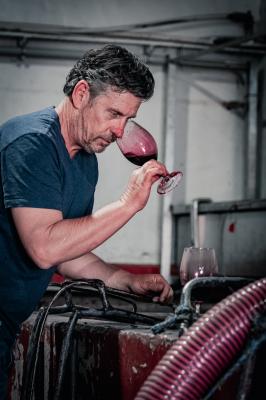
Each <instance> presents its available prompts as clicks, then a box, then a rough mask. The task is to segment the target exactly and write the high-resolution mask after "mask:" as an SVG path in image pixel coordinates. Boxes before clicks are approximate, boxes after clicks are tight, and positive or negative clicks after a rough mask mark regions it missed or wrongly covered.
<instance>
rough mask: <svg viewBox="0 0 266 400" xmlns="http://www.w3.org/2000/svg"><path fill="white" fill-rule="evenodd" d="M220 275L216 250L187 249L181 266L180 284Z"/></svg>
mask: <svg viewBox="0 0 266 400" xmlns="http://www.w3.org/2000/svg"><path fill="white" fill-rule="evenodd" d="M217 273H218V264H217V259H216V254H215V250H214V249H213V248H211V247H185V248H184V252H183V256H182V259H181V264H180V272H179V276H180V283H181V285H182V286H184V285H185V284H186V283H187V282H188V281H190V280H191V279H193V278H201V277H204V276H213V275H216V274H217Z"/></svg>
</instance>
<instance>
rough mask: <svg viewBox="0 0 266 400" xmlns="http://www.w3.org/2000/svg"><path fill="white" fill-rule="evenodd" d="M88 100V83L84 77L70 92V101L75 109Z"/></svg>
mask: <svg viewBox="0 0 266 400" xmlns="http://www.w3.org/2000/svg"><path fill="white" fill-rule="evenodd" d="M89 100H90V91H89V84H88V82H86V81H85V80H84V79H82V80H80V81H78V83H77V84H76V86H75V87H74V90H73V92H72V103H73V106H74V107H75V108H77V109H79V108H81V107H82V105H83V104H88V102H89Z"/></svg>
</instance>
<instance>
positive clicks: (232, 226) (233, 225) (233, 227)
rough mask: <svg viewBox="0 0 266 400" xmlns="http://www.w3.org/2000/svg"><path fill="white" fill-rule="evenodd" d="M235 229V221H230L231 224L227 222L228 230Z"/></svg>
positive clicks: (232, 231) (231, 231)
mask: <svg viewBox="0 0 266 400" xmlns="http://www.w3.org/2000/svg"><path fill="white" fill-rule="evenodd" d="M235 231H236V224H235V222H231V224H229V226H228V232H230V233H234V232H235Z"/></svg>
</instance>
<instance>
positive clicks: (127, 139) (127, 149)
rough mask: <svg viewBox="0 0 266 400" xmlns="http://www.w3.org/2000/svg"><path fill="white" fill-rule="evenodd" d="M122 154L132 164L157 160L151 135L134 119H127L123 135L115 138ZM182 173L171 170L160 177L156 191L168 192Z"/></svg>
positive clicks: (178, 180)
mask: <svg viewBox="0 0 266 400" xmlns="http://www.w3.org/2000/svg"><path fill="white" fill-rule="evenodd" d="M116 142H117V144H118V147H119V148H120V150H121V152H122V153H123V155H124V156H125V157H126V158H127V159H128V160H129V161H130V162H132V163H133V164H136V165H139V166H141V165H143V164H145V162H147V161H148V160H151V159H153V160H157V156H158V148H157V144H156V142H155V139H154V138H153V136H152V135H151V134H150V133H149V132H148V131H146V129H144V128H143V127H142V126H140V125H139V124H137V123H136V122H135V121H132V120H129V121H128V122H127V124H126V126H125V129H124V133H123V136H122V137H121V138H118V139H117V140H116ZM182 176H183V174H182V172H180V171H173V172H171V173H170V174H168V175H166V176H164V177H162V179H161V181H160V183H159V185H158V188H157V192H158V193H159V194H165V193H168V192H169V191H170V190H172V189H173V188H174V187H176V186H177V185H178V183H179V182H180V180H181V178H182Z"/></svg>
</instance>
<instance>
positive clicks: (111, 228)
mask: <svg viewBox="0 0 266 400" xmlns="http://www.w3.org/2000/svg"><path fill="white" fill-rule="evenodd" d="M153 89H154V80H153V76H152V74H151V72H150V71H149V69H148V68H147V66H145V64H143V63H142V62H140V60H139V59H138V58H136V57H135V56H134V55H133V54H131V53H130V52H128V51H127V50H126V49H124V48H121V47H119V46H112V45H109V46H106V47H104V48H102V49H99V50H92V51H89V52H88V53H86V54H85V55H84V57H83V58H82V59H81V60H79V61H78V62H77V63H76V65H75V66H74V68H73V69H72V70H71V71H70V73H69V75H68V77H67V80H66V84H65V87H64V93H65V94H66V97H65V98H64V100H63V101H62V102H61V103H60V104H59V105H58V107H56V108H53V107H50V108H47V109H45V110H42V111H39V112H35V113H32V114H28V115H24V116H19V117H16V118H13V119H11V120H10V121H8V122H6V123H5V124H4V125H3V126H2V128H1V130H0V153H1V175H0V398H1V399H3V398H4V397H5V392H6V382H7V371H8V365H9V364H10V352H11V347H12V345H13V343H14V341H15V337H16V334H17V333H18V332H19V327H20V324H21V323H22V322H23V321H24V320H25V319H26V318H28V317H29V315H30V314H31V313H32V311H33V310H34V309H35V307H36V305H37V303H38V301H39V300H40V298H41V296H42V295H43V293H44V291H45V289H46V287H47V285H48V283H49V281H50V279H51V276H52V274H53V273H54V272H55V271H58V272H59V273H60V274H62V275H63V276H65V277H66V278H69V279H74V278H77V279H78V278H88V279H89V278H95V279H102V280H103V281H104V282H105V284H106V285H108V286H111V287H114V288H118V289H122V290H126V291H132V292H135V293H139V294H146V293H148V292H155V293H157V295H156V296H155V297H154V300H155V301H158V300H160V301H161V302H167V301H169V300H170V299H171V297H172V289H171V287H170V286H169V284H168V283H167V282H166V281H165V280H164V279H163V277H162V276H160V275H153V274H147V275H135V274H130V273H128V272H126V271H124V270H121V269H118V268H115V267H113V266H110V265H108V264H106V263H105V262H104V261H102V260H100V259H99V258H98V257H97V256H96V255H94V254H93V253H92V252H91V251H92V250H93V249H95V248H96V247H97V246H99V245H100V244H101V243H103V242H104V241H105V240H106V239H108V238H109V237H110V236H112V235H113V234H114V233H115V232H116V231H118V230H119V229H120V228H121V227H123V226H124V225H125V224H126V223H127V222H128V220H129V219H130V218H132V217H133V216H134V215H135V214H136V213H137V212H138V211H140V210H142V209H143V208H144V207H145V205H146V203H147V201H148V198H149V195H150V191H151V187H152V185H153V183H154V182H155V181H157V180H158V179H159V177H160V176H162V175H166V174H167V170H166V168H165V166H164V165H162V164H161V163H159V162H157V161H155V160H151V161H149V162H147V163H146V164H144V166H143V167H141V168H138V169H137V170H135V171H134V172H133V174H132V176H131V177H130V180H129V183H128V186H127V189H126V190H125V192H124V193H123V194H122V195H121V197H120V199H119V200H117V201H115V202H114V203H112V204H109V205H107V206H106V207H103V208H102V209H100V210H98V211H96V212H94V213H92V207H93V199H94V190H95V186H96V183H97V178H98V168H97V159H96V156H95V153H101V152H102V151H104V150H105V148H106V147H107V146H109V145H110V143H112V142H113V141H115V140H116V138H119V137H121V136H122V135H123V131H124V127H125V125H126V123H127V121H128V120H129V119H130V118H134V117H135V116H136V114H137V111H138V109H139V107H140V105H141V103H142V102H143V101H145V100H147V99H149V98H150V97H151V96H152V94H153Z"/></svg>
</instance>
